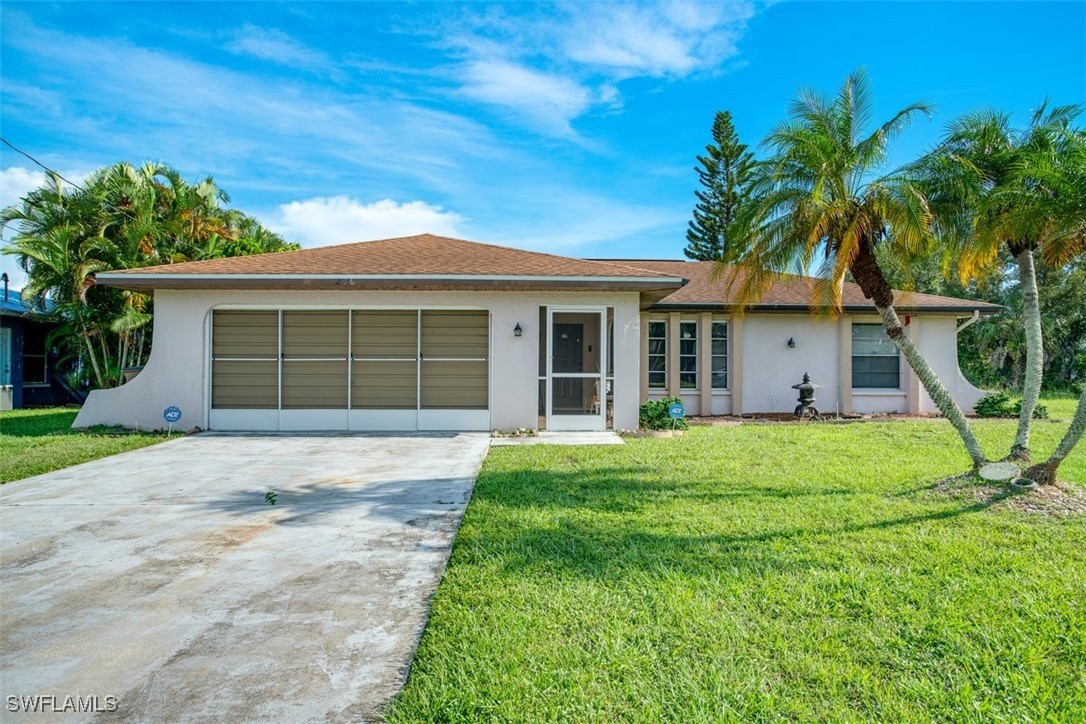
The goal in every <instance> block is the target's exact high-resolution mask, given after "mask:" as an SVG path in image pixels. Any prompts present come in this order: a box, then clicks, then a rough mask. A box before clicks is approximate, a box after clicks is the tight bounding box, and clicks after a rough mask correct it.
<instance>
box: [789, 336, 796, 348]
mask: <svg viewBox="0 0 1086 724" xmlns="http://www.w3.org/2000/svg"><path fill="white" fill-rule="evenodd" d="M795 348H796V338H795V337H789V338H788V349H795Z"/></svg>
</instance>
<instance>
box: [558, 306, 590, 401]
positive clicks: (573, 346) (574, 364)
mask: <svg viewBox="0 0 1086 724" xmlns="http://www.w3.org/2000/svg"><path fill="white" fill-rule="evenodd" d="M552 346H553V349H554V362H553V365H552V371H553V372H559V373H561V372H584V325H583V324H555V325H554V341H553V343H552ZM553 384H554V403H553V404H554V411H555V412H558V411H564V410H576V411H578V412H579V411H580V409H581V405H582V403H583V400H584V389H583V388H584V380H582V379H556V380H553Z"/></svg>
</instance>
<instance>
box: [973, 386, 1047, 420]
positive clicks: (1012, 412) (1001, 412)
mask: <svg viewBox="0 0 1086 724" xmlns="http://www.w3.org/2000/svg"><path fill="white" fill-rule="evenodd" d="M973 412H975V413H976V414H977V417H1018V416H1019V415H1021V414H1022V401H1021V400H1014V401H1012V400H1011V396H1010V394H1008V393H1006V392H993V393H992V394H990V395H985V396H984V397H982V398H980V399H979V400H977V402H976V404H975V405H973ZM1033 417H1034V419H1042V420H1043V419H1047V418H1048V408H1046V407H1045V406H1044V405H1037V407H1035V408H1034V409H1033Z"/></svg>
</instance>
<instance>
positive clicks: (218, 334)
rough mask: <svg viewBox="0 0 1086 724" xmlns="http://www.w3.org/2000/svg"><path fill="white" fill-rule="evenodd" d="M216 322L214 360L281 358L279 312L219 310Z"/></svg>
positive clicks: (213, 331) (213, 330)
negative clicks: (215, 358) (226, 358)
mask: <svg viewBox="0 0 1086 724" xmlns="http://www.w3.org/2000/svg"><path fill="white" fill-rule="evenodd" d="M212 323H213V329H212V335H211V339H212V355H213V356H214V357H217V358H223V357H268V358H271V359H276V358H277V357H278V356H279V312H277V311H275V310H269V311H251V312H249V311H233V310H226V311H216V312H215V314H214V316H213V318H212Z"/></svg>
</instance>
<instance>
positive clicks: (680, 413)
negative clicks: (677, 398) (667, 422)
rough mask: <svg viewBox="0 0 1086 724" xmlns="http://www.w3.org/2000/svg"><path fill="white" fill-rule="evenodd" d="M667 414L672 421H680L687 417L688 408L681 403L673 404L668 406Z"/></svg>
mask: <svg viewBox="0 0 1086 724" xmlns="http://www.w3.org/2000/svg"><path fill="white" fill-rule="evenodd" d="M667 414H669V415H671V419H672V420H679V419H682V418H683V417H685V416H686V408H685V407H683V403H681V402H672V403H671V404H670V405H668V408H667Z"/></svg>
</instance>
